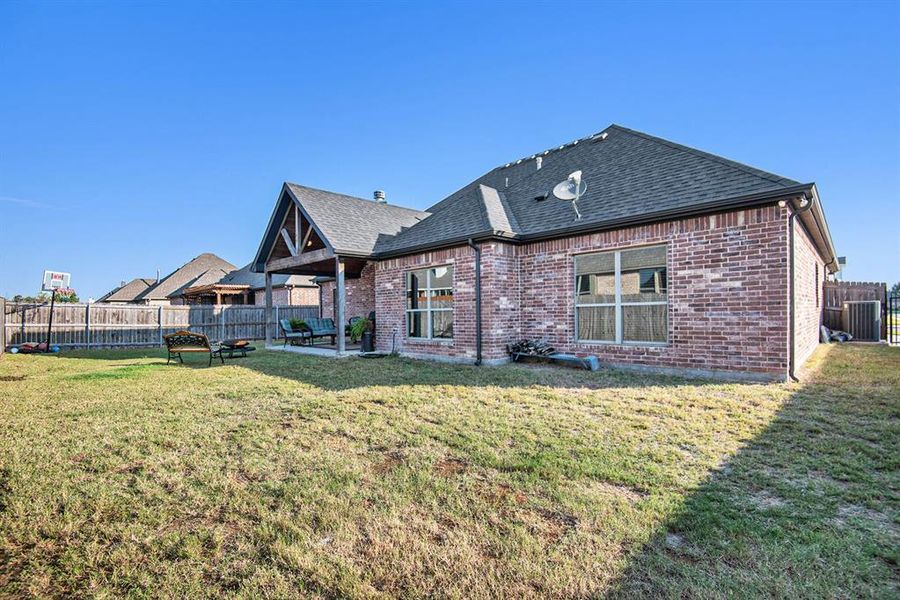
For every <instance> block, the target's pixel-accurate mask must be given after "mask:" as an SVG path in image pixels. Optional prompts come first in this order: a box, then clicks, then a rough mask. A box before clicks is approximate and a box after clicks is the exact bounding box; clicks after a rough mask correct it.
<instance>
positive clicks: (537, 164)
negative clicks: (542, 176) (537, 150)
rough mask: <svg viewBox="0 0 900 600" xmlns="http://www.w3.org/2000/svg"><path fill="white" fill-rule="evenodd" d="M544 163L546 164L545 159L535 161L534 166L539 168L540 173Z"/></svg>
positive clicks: (539, 158) (538, 158)
mask: <svg viewBox="0 0 900 600" xmlns="http://www.w3.org/2000/svg"><path fill="white" fill-rule="evenodd" d="M543 162H544V159H543V158H541V157H540V156H538V157H537V158H536V159H534V164H535V166H536V167H537V170H538V171H540V170H541V163H543Z"/></svg>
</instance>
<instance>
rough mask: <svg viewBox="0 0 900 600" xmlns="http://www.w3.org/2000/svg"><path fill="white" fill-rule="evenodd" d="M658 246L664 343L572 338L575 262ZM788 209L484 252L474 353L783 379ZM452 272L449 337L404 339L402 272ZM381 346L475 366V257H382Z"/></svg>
mask: <svg viewBox="0 0 900 600" xmlns="http://www.w3.org/2000/svg"><path fill="white" fill-rule="evenodd" d="M661 243H665V244H666V245H667V265H668V266H667V270H668V279H669V286H668V289H669V304H668V341H667V343H666V344H665V345H662V346H636V345H635V346H630V345H614V344H597V343H585V342H576V341H575V312H574V278H575V276H574V256H575V255H576V254H579V253H584V252H592V251H602V250H613V249H624V248H628V247H634V246H641V245H649V244H661ZM787 248H788V231H787V209H782V208H779V207H777V206H770V207H763V208H756V209H748V210H742V211H735V212H731V213H727V214H721V215H713V216H705V217H698V218H692V219H684V220H680V221H673V222H669V223H660V224H654V225H647V226H642V227H634V228H629V229H622V230H617V231H611V232H603V233H596V234H590V235H582V236H576V237H571V238H565V239H561V240H552V241H546V242H538V243H532V244H526V245H521V246H513V245H510V244H504V243H499V242H491V243H486V244H483V246H482V253H483V254H482V305H483V336H484V347H483V356H484V358H485V359H486V360H493V359H502V358H504V357H505V356H506V350H505V346H506V344H507V343H509V342H511V341H514V340H516V339H519V338H522V337H527V338H544V339H547V340H548V341H550V343H552V344H553V345H554V346H555V347H556V348H557V349H558V350H560V351H563V352H573V353H576V354H582V355H584V354H595V355H597V356H599V357H600V359H601V360H602V361H606V362H609V363H621V364H631V365H643V366H648V367H659V368H668V369H680V370H698V371H741V372H752V373H755V374H757V375H759V376H763V377H771V378H784V376H785V374H786V371H787V361H788V351H787V340H788V307H789V305H788V297H787V296H788V264H787V262H788V255H787ZM443 264H453V265H454V266H455V269H454V330H455V331H454V339H453V340H452V341H451V342H437V341H435V342H424V341H420V340H410V339H407V338H406V334H405V331H406V328H405V301H406V300H405V289H406V284H405V276H406V273H407V272H408V271H410V270H412V269H418V268H424V267H429V266H440V265H443ZM375 296H376V298H375V307H376V311H377V314H378V325H379V326H378V336H377V337H378V339H377V345H378V348H379V350H383V351H390V350H392V349H396V350H398V351H402V352H405V353H407V354H411V355H430V356H436V357H445V358H456V359H474V357H475V323H474V251H473V250H471V249H470V248H468V247H465V246H461V247H458V248H452V249H448V250H442V251H438V252H428V253H423V254H417V255H413V256H406V257H401V258H397V259H391V260H387V261H382V262H380V263H378V265H377V271H376V274H375Z"/></svg>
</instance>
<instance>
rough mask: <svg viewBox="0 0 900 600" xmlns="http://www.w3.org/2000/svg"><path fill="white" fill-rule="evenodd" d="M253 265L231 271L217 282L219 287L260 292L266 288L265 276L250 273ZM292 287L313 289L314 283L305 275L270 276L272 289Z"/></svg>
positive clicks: (311, 278)
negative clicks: (236, 287) (245, 287)
mask: <svg viewBox="0 0 900 600" xmlns="http://www.w3.org/2000/svg"><path fill="white" fill-rule="evenodd" d="M252 266H253V263H250V264H249V265H245V266H243V267H241V268H240V269H237V270H235V271H232V272H231V273H228V274H227V275H225V277H223V278H222V279H221V280H220V281H218V283H219V284H221V285H246V286H250V289H254V290H260V289H263V288H265V287H266V275H265V274H264V273H254V272H253V271H251V270H250V269H251V267H252ZM282 286H294V287H315V286H316V283H315V282H314V281H313V277H308V276H306V275H279V274H273V275H272V287H276V288H277V287H282Z"/></svg>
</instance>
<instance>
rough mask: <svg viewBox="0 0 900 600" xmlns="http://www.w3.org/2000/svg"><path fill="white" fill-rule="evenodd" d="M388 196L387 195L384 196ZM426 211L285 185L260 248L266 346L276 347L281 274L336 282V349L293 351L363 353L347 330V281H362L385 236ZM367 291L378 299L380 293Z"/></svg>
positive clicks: (258, 266)
mask: <svg viewBox="0 0 900 600" xmlns="http://www.w3.org/2000/svg"><path fill="white" fill-rule="evenodd" d="M382 197H383V196H382ZM424 215H425V213H421V212H419V211H416V210H411V209H406V208H402V207H398V206H391V205H388V204H386V203H385V202H383V201H373V200H364V199H362V198H354V197H352V196H344V195H342V194H335V193H332V192H325V191H323V190H316V189H313V188H307V187H304V186H299V185H296V184H292V183H285V184H284V186H283V187H282V190H281V194H280V195H279V198H278V202H277V203H276V205H275V210H274V211H273V213H272V217H271V219H270V220H269V226H268V228H267V229H266V233H265V236H264V237H263V240H262V242H261V244H260V247H259V251H258V252H257V256H256V259H255V261H254V263H253V267H254V271H256V272H264V273H265V306H266V323H267V325H268V326H267V327H266V332H267V336H266V347H267V348H272V349H275V350H277V349H279V347H280V346H279V345H277V344H274V343H273V342H274V340H273V331H275V329H276V327H275V326H277V325H278V324H276V323H275V322H274V318H275V317H274V311H273V310H272V308H273V302H272V277H273V275H276V274H285V275H307V276H314V277H328V278H333V279H334V298H333V303H334V313H333V314H334V323H335V329H336V330H337V333H338V335H337V336H336V339H335V343H334V345H332V346H329V345H324V344H316V345H315V346H313V347H309V346H306V347H301V346H294V347H293V349H292V350H290V351H292V352H303V353H315V354H325V355H332V356H343V355H346V354H347V353H348V352H352V351H356V350H358V349H359V346H358V345H351V344H349V343H348V340H347V338H346V336H345V335H342V334H343V332H344V328H345V326H346V325H348V319H349V318H350V317H353V316H365V314H360V315H348V314H347V281H348V280H351V281H352V280H355V279H359V278H360V277H361V275H362V272H363V269H364V268H365V267H366V265H367V264H368V263H369V259H370V258H371V257H372V256H373V255H374V249H375V245H376V243H377V242H378V240H379V239H380V238H381V237H382V236H385V235H394V234H396V233H397V232H398V231H400V230H401V229H403V228H405V227H410V226H412V225H413V224H415V223H417V222H418V221H419V220H421V219H422V218H424ZM366 293H368V294H371V295H372V305H374V290H369V291H367V292H366Z"/></svg>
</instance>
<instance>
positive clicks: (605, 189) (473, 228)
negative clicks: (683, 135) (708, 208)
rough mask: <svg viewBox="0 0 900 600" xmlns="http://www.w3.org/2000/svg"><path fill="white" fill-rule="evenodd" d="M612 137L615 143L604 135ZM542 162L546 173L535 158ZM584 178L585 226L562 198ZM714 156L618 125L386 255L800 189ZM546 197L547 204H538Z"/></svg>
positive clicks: (475, 188)
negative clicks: (565, 186) (566, 185)
mask: <svg viewBox="0 0 900 600" xmlns="http://www.w3.org/2000/svg"><path fill="white" fill-rule="evenodd" d="M601 133H605V134H606V135H605V136H602V135H600V134H601ZM538 156H540V157H541V159H542V166H541V169H537V166H536V162H535V158H536V157H538ZM576 170H581V171H583V181H584V182H585V183H587V191H586V193H585V194H584V196H582V198H581V199H580V200H579V203H578V207H579V210H580V212H581V214H582V215H583V217H582V220H581V221H576V219H575V212H574V210H573V209H572V207H571V206H569V205H567V203H565V202H563V201H561V200H559V199H557V198H555V197H554V196H553V195H552V189H553V187H554V186H555V185H556V184H557V183H559V182H561V181H564V180H565V179H566V178H567V176H568V175H569V173H571V172H573V171H576ZM799 185H800V184H799V183H798V182H797V181H794V180H791V179H787V178H785V177H781V176H778V175H774V174H772V173H767V172H766V171H762V170H760V169H756V168H753V167H749V166H747V165H743V164H741V163H737V162H734V161H731V160H728V159H725V158H721V157H719V156H715V155H713V154H709V153H707V152H702V151H700V150H695V149H693V148H689V147H687V146H682V145H681V144H676V143H673V142H670V141H667V140H663V139H661V138H657V137H653V136H650V135H647V134H644V133H640V132H637V131H633V130H631V129H626V128H624V127H620V126H618V125H611V126H610V127H608V128H607V129H605V130H604V131H603V132H600V133H598V134H594V135H593V136H589V137H587V138H583V139H581V140H577V141H576V142H572V143H569V144H565V145H563V146H560V147H557V148H554V149H551V150H547V151H544V152H541V153H538V154H535V155H533V156H530V157H528V158H524V159H521V160H519V161H515V162H512V163H509V164H507V165H504V166H501V167H498V168H496V169H494V170H492V171H490V172H488V173H486V174H484V175H482V176H481V177H480V178H478V179H477V180H475V181H474V182H472V183H470V184H469V185H467V186H465V187H463V188H462V189H460V190H458V191H457V192H454V193H453V194H451V195H450V196H448V197H447V198H445V199H444V200H442V201H440V202H438V203H437V204H435V205H434V206H432V207H431V208H429V209H428V212H429V213H431V215H430V216H429V217H427V218H425V219H424V220H422V221H421V222H420V223H418V224H416V225H414V226H413V227H410V228H409V229H406V230H404V231H403V232H401V233H400V234H399V235H396V236H394V237H392V238H388V239H382V241H381V242H380V243H379V244H378V245H377V247H376V253H377V254H387V255H391V254H398V253H402V252H404V251H407V250H412V249H414V248H419V247H424V246H429V245H435V244H439V243H441V242H442V241H455V240H459V239H462V238H465V237H469V236H474V235H476V234H485V233H488V232H492V231H493V232H497V231H499V232H502V233H509V234H511V235H513V236H515V237H520V238H528V237H530V236H543V235H548V234H552V233H553V232H554V231H565V230H566V229H569V228H572V227H573V226H575V225H576V224H577V225H578V226H581V227H590V226H592V225H596V226H598V227H600V226H602V225H603V224H604V223H612V222H616V221H620V220H625V219H628V218H634V217H639V216H641V215H652V214H655V213H664V212H667V211H673V210H682V209H684V210H690V209H692V208H693V207H697V208H698V209H699V208H702V207H703V206H704V205H707V204H709V203H712V202H715V201H722V200H728V199H731V198H737V197H742V196H747V195H752V194H757V193H765V192H777V191H779V190H788V188H791V187H795V186H799ZM538 196H546V199H544V200H540V201H539V200H536V197H538Z"/></svg>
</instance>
